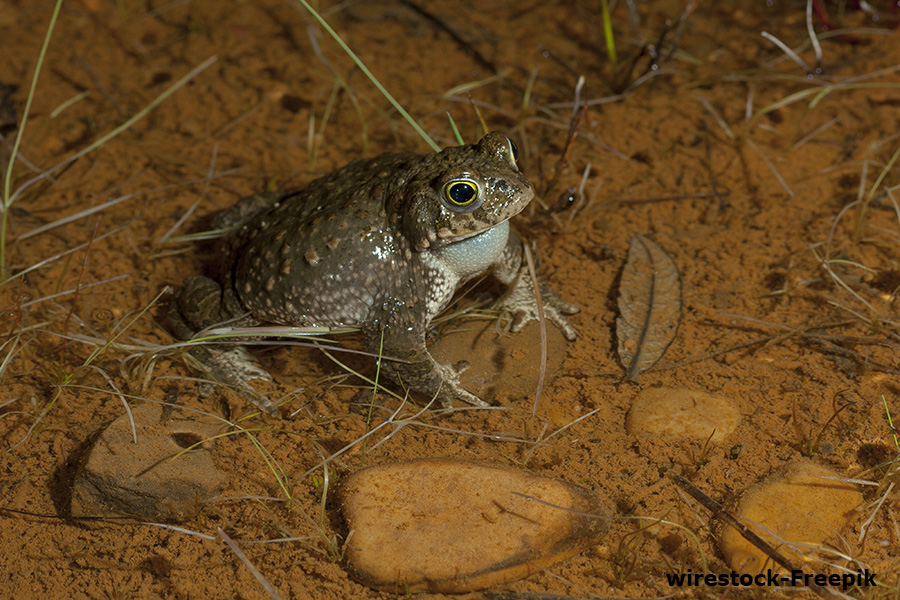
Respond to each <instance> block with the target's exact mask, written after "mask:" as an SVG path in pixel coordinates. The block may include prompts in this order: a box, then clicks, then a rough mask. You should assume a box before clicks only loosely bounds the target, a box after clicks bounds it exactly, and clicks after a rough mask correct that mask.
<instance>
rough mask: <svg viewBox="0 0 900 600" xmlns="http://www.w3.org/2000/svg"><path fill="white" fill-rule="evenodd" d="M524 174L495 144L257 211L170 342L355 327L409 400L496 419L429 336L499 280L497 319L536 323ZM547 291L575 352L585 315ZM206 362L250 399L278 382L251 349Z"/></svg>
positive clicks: (316, 184)
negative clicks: (257, 389) (472, 283)
mask: <svg viewBox="0 0 900 600" xmlns="http://www.w3.org/2000/svg"><path fill="white" fill-rule="evenodd" d="M516 163H517V150H516V146H515V144H514V143H513V142H512V141H510V140H509V139H508V138H507V137H506V136H504V135H503V134H500V133H496V132H493V133H489V134H487V135H486V136H484V137H483V138H482V139H481V141H479V142H478V143H477V144H472V145H465V146H457V147H450V148H445V149H443V150H442V151H440V152H437V153H429V154H414V153H400V154H384V155H381V156H377V157H375V158H371V159H365V160H358V161H355V162H351V163H350V164H348V165H347V166H345V167H343V168H341V169H338V170H336V171H334V172H332V173H329V174H327V175H325V176H323V177H320V178H318V179H316V180H314V181H312V182H311V183H310V184H309V185H308V186H306V187H305V188H304V189H302V190H299V191H291V192H277V193H276V192H267V193H262V194H256V195H253V196H249V197H247V198H244V199H243V200H240V201H239V202H238V203H237V204H235V205H234V206H233V207H231V208H230V209H227V210H226V211H224V212H223V213H222V214H221V215H220V216H219V217H218V218H217V219H216V221H215V223H214V225H215V227H216V228H217V229H226V230H228V232H229V233H228V234H227V235H226V238H225V248H224V252H223V255H222V261H221V263H220V268H221V270H220V273H219V274H218V277H217V279H211V278H209V277H192V278H189V279H186V280H185V281H184V283H183V285H182V287H181V290H180V291H179V293H178V294H177V297H176V300H175V302H174V303H173V310H172V311H171V313H172V314H171V315H170V316H171V318H170V323H171V325H172V327H171V328H172V330H173V332H174V333H175V334H176V335H177V336H178V337H180V338H182V339H189V338H190V337H191V336H192V334H194V333H196V332H198V331H201V330H203V329H206V328H209V327H211V326H213V325H216V324H220V323H223V322H229V323H231V324H237V325H241V326H251V325H256V324H262V323H272V324H280V325H319V326H330V327H355V328H359V329H361V330H362V331H363V333H364V335H365V345H366V347H367V348H368V350H369V351H371V352H372V353H374V354H377V355H378V356H384V357H385V360H384V361H383V363H382V371H383V372H384V373H386V374H387V375H388V376H389V377H390V378H391V379H393V380H394V381H396V382H398V383H400V384H401V385H402V386H404V387H406V388H408V389H411V390H415V391H419V392H421V393H423V394H425V395H426V396H427V397H429V398H435V399H437V400H438V401H439V402H440V403H441V404H442V405H443V406H445V407H447V406H450V405H451V404H452V402H453V401H454V400H460V401H462V402H465V403H468V404H471V405H474V406H486V405H487V403H486V402H485V401H483V400H482V399H481V398H479V397H477V396H476V395H474V394H472V393H471V392H469V391H467V390H466V389H465V388H464V387H463V386H462V385H461V384H460V382H459V377H458V373H457V372H456V370H454V368H453V367H451V366H450V365H442V364H438V363H437V362H435V360H434V359H433V358H432V357H431V354H429V352H428V349H427V348H426V345H425V334H426V330H427V328H428V326H429V323H430V322H431V320H432V319H433V318H434V317H435V316H436V315H437V314H438V313H440V312H441V311H442V310H443V309H444V308H445V307H446V306H447V305H448V304H449V303H450V301H451V299H452V297H453V295H454V293H455V291H456V290H457V289H458V288H459V287H460V286H461V285H463V284H464V283H466V282H467V281H469V280H471V279H472V278H474V277H476V276H478V275H481V274H483V273H486V272H490V273H491V274H492V275H493V277H495V278H496V279H497V280H498V281H499V282H500V283H501V284H502V285H503V286H505V289H506V291H505V292H504V293H503V294H502V295H501V296H500V298H498V299H497V300H496V302H495V303H494V308H495V309H498V310H501V311H508V312H509V313H511V314H513V315H514V319H513V327H512V329H513V330H514V331H517V330H519V329H521V328H522V326H523V325H524V324H525V323H526V322H528V321H530V320H533V319H536V318H537V316H538V307H537V301H536V299H535V295H534V285H533V282H532V280H531V277H530V276H529V271H528V266H527V264H526V262H525V259H524V250H523V245H522V240H521V238H520V237H519V235H518V234H517V233H516V232H515V230H513V229H511V228H510V224H509V220H510V218H512V217H513V216H515V215H516V214H518V213H519V212H521V211H522V209H524V208H525V207H526V206H527V205H528V203H529V202H530V201H531V199H532V198H533V197H534V187H533V186H532V184H531V182H529V181H528V179H527V178H526V177H525V175H523V174H522V172H521V171H520V170H519V168H518V166H517V164H516ZM539 288H540V292H541V300H542V305H543V310H544V313H545V315H546V317H547V318H548V319H549V320H550V321H551V322H552V323H554V324H555V325H556V326H557V327H559V329H560V330H561V331H562V333H563V334H564V336H565V337H566V338H567V339H568V340H574V339H575V336H576V331H575V329H574V328H573V327H572V326H571V325H570V324H569V323H568V322H567V321H566V319H565V317H564V316H563V314H571V313H575V312H577V310H578V309H577V308H576V307H575V306H573V305H571V304H569V303H567V302H564V301H563V300H561V299H560V298H559V296H557V295H556V293H554V292H553V291H552V290H551V289H550V288H549V287H548V286H547V285H546V284H545V283H543V282H540V283H539ZM198 352H202V358H201V362H203V363H205V365H206V367H207V369H208V370H209V371H210V373H211V374H212V375H213V377H215V378H216V379H219V380H221V381H224V382H226V383H230V384H233V385H238V386H241V387H244V388H245V389H246V388H249V384H248V383H247V382H248V381H249V380H251V379H253V378H263V379H268V378H269V375H268V374H267V373H266V371H264V370H263V369H262V368H261V367H260V366H259V365H258V363H256V362H255V361H254V360H253V358H252V356H251V355H250V354H249V353H248V352H247V351H246V350H244V349H243V347H242V346H232V345H224V344H219V345H213V346H198V347H197V348H196V349H195V350H194V351H192V353H194V354H195V356H198ZM391 359H393V360H391ZM258 405H259V407H260V408H262V409H263V410H265V411H266V412H269V413H273V414H274V413H275V412H276V409H277V407H275V406H274V405H273V404H271V403H268V401H261V402H259V403H258Z"/></svg>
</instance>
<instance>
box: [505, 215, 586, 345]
mask: <svg viewBox="0 0 900 600" xmlns="http://www.w3.org/2000/svg"><path fill="white" fill-rule="evenodd" d="M524 254H525V248H524V245H523V243H522V238H520V237H519V234H518V233H516V231H515V230H514V229H510V232H509V240H508V241H507V244H506V248H505V250H504V251H503V254H502V255H501V256H500V258H499V259H498V260H497V262H496V263H495V266H494V271H493V273H494V277H496V278H497V280H498V281H499V282H500V283H502V284H503V285H505V286H507V289H506V292H505V293H504V294H503V295H502V296H500V298H498V299H497V301H496V302H495V303H494V305H493V307H492V308H494V309H495V310H500V311H504V312H509V313H510V314H512V315H513V325H512V330H513V331H519V330H521V329H522V327H524V326H525V324H526V323H528V322H529V321H534V320H537V319H538V318H539V315H540V311H539V310H538V304H537V299H536V298H535V295H534V283H533V282H532V279H531V273H530V271H529V269H528V264H527V262H526V260H525V256H524ZM534 262H535V274H536V275H537V278H538V288H539V289H540V292H541V307H542V308H543V309H544V315H545V316H546V317H547V320H549V321H550V322H551V323H553V324H554V325H556V326H557V327H558V328H559V329H560V331H562V333H563V335H564V336H565V338H566V339H567V340H569V341H570V342H571V341H573V340H574V339H575V338H576V337H578V332H577V331H576V330H575V328H574V327H572V325H570V324H569V321H568V320H566V318H565V317H564V316H563V315H564V314H575V313H577V312H578V307H577V306H575V305H574V304H569V303H568V302H566V301H565V300H563V299H562V298H560V297H559V295H557V293H556V292H554V291H553V290H552V289H551V288H550V286H549V285H547V284H546V283H545V282H544V281H543V280H542V279H541V276H540V274H539V273H538V270H537V259H535V261H534Z"/></svg>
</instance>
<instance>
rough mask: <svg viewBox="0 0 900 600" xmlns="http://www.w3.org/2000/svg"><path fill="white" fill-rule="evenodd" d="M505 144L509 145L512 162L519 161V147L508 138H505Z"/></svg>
mask: <svg viewBox="0 0 900 600" xmlns="http://www.w3.org/2000/svg"><path fill="white" fill-rule="evenodd" d="M506 145H507V146H509V155H510V156H511V157H512V161H513V163H517V162H519V147H518V146H516V143H515V142H514V141H512V140H511V139H509V138H506Z"/></svg>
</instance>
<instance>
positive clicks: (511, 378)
mask: <svg viewBox="0 0 900 600" xmlns="http://www.w3.org/2000/svg"><path fill="white" fill-rule="evenodd" d="M496 324H497V321H496V319H463V320H461V321H458V322H456V323H453V324H451V325H449V326H447V327H446V328H444V329H443V330H442V331H441V335H440V337H439V338H438V339H437V340H436V341H435V342H434V343H433V344H431V345H430V346H429V352H431V355H432V356H433V357H434V359H435V360H436V361H437V362H439V363H441V364H451V365H457V364H459V363H463V364H465V365H467V366H468V368H466V369H465V370H464V371H463V372H462V373H461V374H460V376H459V380H460V382H461V383H462V385H463V387H465V388H466V389H467V390H469V391H470V392H472V393H473V394H475V395H476V396H478V397H480V398H482V399H483V400H486V401H488V402H490V401H491V399H493V398H494V397H496V396H497V395H498V394H503V395H506V396H509V397H512V398H527V397H530V396H533V395H534V391H535V389H536V388H537V383H538V376H539V374H540V365H541V330H540V326H539V325H538V324H537V323H535V322H531V323H528V324H527V325H525V327H523V328H522V331H519V332H517V333H502V334H501V333H499V332H498V331H497V327H496ZM566 352H567V348H566V339H565V338H564V337H563V335H562V333H560V331H559V329H558V328H557V327H555V326H554V325H553V324H552V323H547V367H546V371H545V375H544V382H545V383H547V382H549V381H550V380H551V379H552V378H553V377H554V376H555V375H556V374H557V373H558V372H559V370H560V369H561V368H562V364H563V361H564V360H565V358H566Z"/></svg>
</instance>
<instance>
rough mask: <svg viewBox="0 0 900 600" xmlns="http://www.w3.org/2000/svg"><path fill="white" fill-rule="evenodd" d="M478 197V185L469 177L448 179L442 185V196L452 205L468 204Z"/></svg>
mask: <svg viewBox="0 0 900 600" xmlns="http://www.w3.org/2000/svg"><path fill="white" fill-rule="evenodd" d="M477 197H478V185H477V184H476V183H475V182H474V181H472V180H471V179H460V180H456V181H450V182H449V183H447V184H446V185H444V198H446V199H447V201H448V202H450V204H452V205H453V206H468V205H469V204H472V202H474V201H475V198H477Z"/></svg>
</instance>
